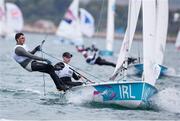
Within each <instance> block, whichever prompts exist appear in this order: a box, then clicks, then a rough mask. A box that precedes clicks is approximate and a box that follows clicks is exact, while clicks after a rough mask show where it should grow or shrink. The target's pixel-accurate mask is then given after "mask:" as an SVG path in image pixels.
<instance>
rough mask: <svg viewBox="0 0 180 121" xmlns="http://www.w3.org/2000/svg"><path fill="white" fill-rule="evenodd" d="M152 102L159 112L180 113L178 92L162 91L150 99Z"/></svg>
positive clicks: (179, 92) (174, 90)
mask: <svg viewBox="0 0 180 121" xmlns="http://www.w3.org/2000/svg"><path fill="white" fill-rule="evenodd" d="M152 101H153V103H154V104H155V105H156V106H157V108H158V109H159V110H166V111H168V112H173V113H180V91H179V90H177V89H174V88H167V89H165V90H162V91H160V92H159V93H158V94H157V95H155V96H154V97H153V98H152Z"/></svg>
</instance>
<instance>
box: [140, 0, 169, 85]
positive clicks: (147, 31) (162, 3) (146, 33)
mask: <svg viewBox="0 0 180 121" xmlns="http://www.w3.org/2000/svg"><path fill="white" fill-rule="evenodd" d="M167 28H168V0H151V1H143V52H144V53H143V59H144V81H145V82H147V83H150V84H151V85H155V82H156V80H157V77H158V76H159V74H160V67H159V64H162V61H163V54H164V49H165V44H166V36H167ZM152 48H153V49H152Z"/></svg>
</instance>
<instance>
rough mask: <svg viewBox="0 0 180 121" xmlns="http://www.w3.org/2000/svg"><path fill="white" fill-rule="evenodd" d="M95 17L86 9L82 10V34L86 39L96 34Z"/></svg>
mask: <svg viewBox="0 0 180 121" xmlns="http://www.w3.org/2000/svg"><path fill="white" fill-rule="evenodd" d="M94 24H95V21H94V17H93V16H92V15H91V14H90V13H89V12H88V11H87V10H85V9H84V8H80V26H81V32H82V34H83V35H85V36H86V37H92V36H93V35H94V32H95V28H94Z"/></svg>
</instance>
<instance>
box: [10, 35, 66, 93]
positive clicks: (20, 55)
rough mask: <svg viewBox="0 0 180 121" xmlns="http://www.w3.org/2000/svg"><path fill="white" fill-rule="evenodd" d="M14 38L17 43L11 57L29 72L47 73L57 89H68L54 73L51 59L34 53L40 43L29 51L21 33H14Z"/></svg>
mask: <svg viewBox="0 0 180 121" xmlns="http://www.w3.org/2000/svg"><path fill="white" fill-rule="evenodd" d="M15 40H16V42H17V43H16V46H15V48H14V52H13V58H14V60H15V61H16V62H17V63H19V64H20V65H21V66H22V67H23V68H24V69H26V70H27V71H29V72H34V71H38V72H44V73H47V74H49V75H50V76H51V78H52V79H53V81H54V83H55V85H56V88H57V89H58V90H64V91H65V90H67V89H68V88H67V87H66V86H65V85H64V83H63V82H62V80H60V79H59V77H58V76H57V75H56V73H55V68H54V67H53V66H52V65H51V61H49V60H48V59H45V58H41V57H38V56H36V55H34V54H35V53H36V52H37V51H40V50H41V46H40V45H38V46H37V47H35V48H34V49H33V50H32V51H29V49H28V48H27V47H26V45H25V36H24V34H23V33H17V34H16V35H15ZM44 62H46V63H44Z"/></svg>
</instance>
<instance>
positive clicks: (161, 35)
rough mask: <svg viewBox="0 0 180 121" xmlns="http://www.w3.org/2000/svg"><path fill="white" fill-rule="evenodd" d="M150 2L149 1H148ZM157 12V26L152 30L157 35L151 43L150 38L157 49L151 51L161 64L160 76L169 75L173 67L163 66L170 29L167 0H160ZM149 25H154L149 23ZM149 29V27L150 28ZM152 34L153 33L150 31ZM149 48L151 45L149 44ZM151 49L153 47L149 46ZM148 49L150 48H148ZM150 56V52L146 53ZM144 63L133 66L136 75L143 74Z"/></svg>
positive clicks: (155, 59) (172, 71)
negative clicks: (168, 30)
mask: <svg viewBox="0 0 180 121" xmlns="http://www.w3.org/2000/svg"><path fill="white" fill-rule="evenodd" d="M147 3H148V2H147ZM156 9H157V10H156V13H155V15H156V16H155V20H154V21H155V25H154V26H156V28H154V29H153V30H152V31H153V32H155V33H152V34H153V35H155V37H154V39H155V40H156V41H155V42H153V43H151V41H150V40H149V44H148V45H150V44H153V45H155V49H154V50H153V52H151V54H152V55H151V56H153V55H154V54H155V55H156V56H154V58H153V60H154V61H155V62H156V63H157V64H158V65H159V66H160V68H161V71H160V76H164V75H169V74H172V73H174V70H173V69H170V68H168V67H166V66H163V65H162V64H163V57H164V52H165V46H166V38H167V29H168V3H167V1H166V0H164V1H163V0H159V2H158V3H157V6H156ZM149 26H152V25H150V24H149ZM148 29H149V28H148ZM149 34H150V35H151V33H149ZM147 48H149V46H147ZM149 49H151V48H149ZM147 50H148V49H147ZM146 56H150V54H148V55H146ZM143 66H144V65H143V64H135V65H133V66H132V67H134V72H135V74H136V75H139V76H141V75H142V73H143Z"/></svg>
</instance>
